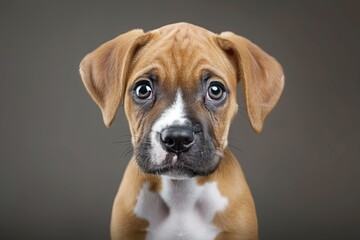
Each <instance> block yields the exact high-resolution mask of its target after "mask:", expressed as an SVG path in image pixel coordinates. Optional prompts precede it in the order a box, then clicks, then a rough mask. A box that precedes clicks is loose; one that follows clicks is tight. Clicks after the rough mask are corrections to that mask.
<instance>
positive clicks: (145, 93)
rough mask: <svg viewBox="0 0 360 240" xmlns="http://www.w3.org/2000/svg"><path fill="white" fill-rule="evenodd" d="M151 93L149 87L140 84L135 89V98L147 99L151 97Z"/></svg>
mask: <svg viewBox="0 0 360 240" xmlns="http://www.w3.org/2000/svg"><path fill="white" fill-rule="evenodd" d="M151 93H152V89H151V87H150V86H149V85H148V84H145V83H143V84H140V85H139V86H137V87H136V89H135V94H136V96H137V97H138V98H141V99H146V98H149V97H150V96H151Z"/></svg>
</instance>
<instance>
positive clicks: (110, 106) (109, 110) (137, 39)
mask: <svg viewBox="0 0 360 240" xmlns="http://www.w3.org/2000/svg"><path fill="white" fill-rule="evenodd" d="M148 39H149V35H148V34H144V32H143V30H140V29H137V30H132V31H130V32H127V33H125V34H122V35H120V36H118V37H117V38H115V39H113V40H111V41H109V42H107V43H105V44H103V45H101V46H100V47H99V48H97V49H96V50H95V51H93V52H91V53H89V54H88V55H87V56H85V58H84V59H83V60H82V61H81V63H80V75H81V79H82V81H83V83H84V85H85V87H86V89H87V91H88V92H89V94H90V96H91V97H92V98H93V100H94V101H95V102H96V104H97V105H98V106H99V108H100V109H101V112H102V115H103V119H104V123H105V125H106V126H107V127H109V126H110V125H111V123H112V121H113V120H114V118H115V115H116V112H117V109H118V107H119V105H120V103H121V101H122V98H123V95H124V91H125V89H126V82H127V79H126V78H127V73H128V69H129V65H130V63H131V61H132V58H133V56H134V55H135V52H136V50H137V49H138V48H139V47H141V46H142V45H144V44H145V43H146V42H147V41H148Z"/></svg>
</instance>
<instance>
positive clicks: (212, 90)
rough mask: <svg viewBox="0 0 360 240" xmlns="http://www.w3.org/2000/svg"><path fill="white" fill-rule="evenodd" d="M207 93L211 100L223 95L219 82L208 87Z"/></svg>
mask: <svg viewBox="0 0 360 240" xmlns="http://www.w3.org/2000/svg"><path fill="white" fill-rule="evenodd" d="M208 95H209V97H210V98H211V99H213V100H220V99H221V98H222V96H223V95H224V90H223V88H222V87H221V86H220V85H219V84H212V85H210V87H209V89H208Z"/></svg>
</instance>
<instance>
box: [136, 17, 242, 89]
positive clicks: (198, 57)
mask: <svg viewBox="0 0 360 240" xmlns="http://www.w3.org/2000/svg"><path fill="white" fill-rule="evenodd" d="M151 34H153V38H152V39H151V40H150V42H149V43H148V44H147V45H146V47H144V48H143V49H141V51H140V53H139V54H138V55H137V56H136V58H135V60H134V65H133V66H134V67H133V75H135V78H136V77H140V76H142V75H145V74H147V73H149V72H151V73H154V74H156V75H158V76H159V79H160V80H161V79H162V80H166V82H167V83H168V84H172V83H173V84H181V83H185V82H186V84H191V83H193V82H194V81H189V80H197V79H200V78H201V76H202V75H203V74H205V73H211V74H212V75H215V76H217V77H219V78H221V79H223V80H224V81H227V79H229V78H231V77H233V76H234V75H235V72H234V68H233V67H232V64H231V62H230V61H229V59H228V58H227V57H226V56H225V53H224V52H223V51H222V50H221V49H220V48H219V46H218V45H217V43H216V39H215V37H216V34H214V33H212V32H210V31H207V30H206V29H203V28H200V27H197V26H193V25H190V24H176V25H169V26H166V27H164V28H160V29H157V30H155V31H153V32H151Z"/></svg>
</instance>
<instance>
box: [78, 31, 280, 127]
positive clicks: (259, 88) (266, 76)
mask: <svg viewBox="0 0 360 240" xmlns="http://www.w3.org/2000/svg"><path fill="white" fill-rule="evenodd" d="M154 32H156V30H155V31H153V32H149V33H146V34H145V33H144V32H143V30H140V29H136V30H132V31H129V32H127V33H125V34H122V35H120V36H118V37H117V38H115V39H113V40H111V41H109V42H107V43H105V44H103V45H101V46H100V47H99V48H98V49H96V50H95V51H93V52H92V53H90V54H88V55H87V56H86V57H85V58H84V59H83V60H82V61H81V64H80V74H81V77H82V80H83V82H84V84H85V87H86V89H87V90H88V92H89V94H90V95H91V97H92V98H93V99H94V101H95V102H96V103H97V105H98V106H99V107H100V109H101V111H102V114H103V119H104V123H105V125H106V126H107V127H109V126H110V125H111V123H112V121H113V120H114V117H115V115H116V112H117V109H118V107H119V105H120V103H121V101H122V99H123V96H124V91H125V89H126V83H127V80H126V78H127V76H128V75H127V74H128V72H129V66H130V65H131V62H132V60H133V57H134V55H135V54H136V52H137V50H139V48H140V47H142V46H143V45H145V44H146V43H147V42H148V41H149V40H150V39H151V36H152V35H154ZM216 40H217V42H218V43H219V46H220V47H221V48H222V49H223V50H224V51H225V52H226V53H227V54H228V55H229V57H230V58H231V60H232V61H233V62H234V66H236V68H237V71H238V81H241V82H242V87H243V92H244V101H245V104H246V108H247V112H248V115H249V119H250V123H251V125H252V127H253V129H254V131H255V132H257V133H260V132H261V130H262V128H263V124H264V120H265V118H266V116H267V115H268V114H269V112H270V111H271V110H272V109H273V108H274V106H275V105H276V103H277V101H278V99H279V98H280V95H281V92H282V90H283V88H284V74H283V70H282V67H281V65H280V64H279V63H278V62H277V61H276V60H275V59H274V58H273V57H271V56H270V55H268V54H267V53H265V52H264V51H263V50H261V49H260V48H259V47H258V46H256V45H255V44H253V43H252V42H250V41H249V40H247V39H245V38H243V37H241V36H238V35H236V34H234V33H231V32H223V33H221V34H220V35H216Z"/></svg>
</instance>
